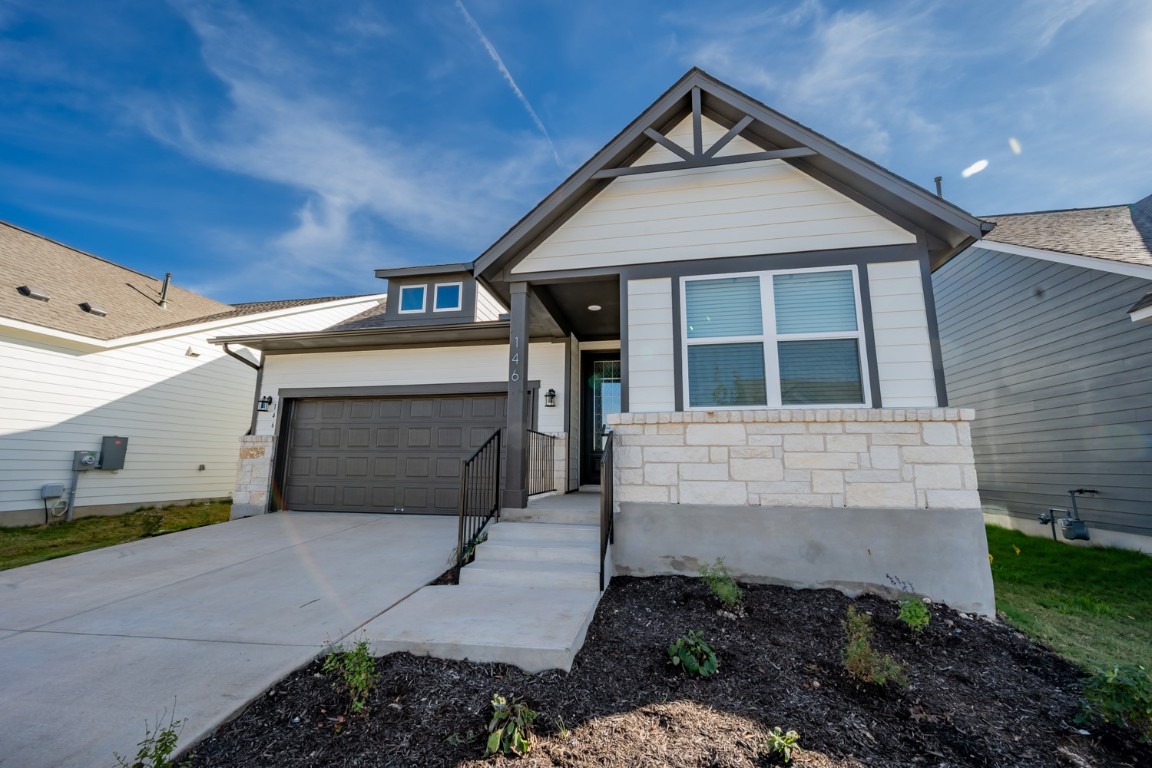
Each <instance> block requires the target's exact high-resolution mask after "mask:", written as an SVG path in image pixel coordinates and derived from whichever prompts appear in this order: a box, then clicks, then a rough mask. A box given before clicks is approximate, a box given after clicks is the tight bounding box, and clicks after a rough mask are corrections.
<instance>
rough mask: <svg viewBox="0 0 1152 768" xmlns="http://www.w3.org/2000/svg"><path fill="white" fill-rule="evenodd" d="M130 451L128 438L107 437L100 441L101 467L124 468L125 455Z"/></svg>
mask: <svg viewBox="0 0 1152 768" xmlns="http://www.w3.org/2000/svg"><path fill="white" fill-rule="evenodd" d="M127 453H128V438H126V437H115V436H113V437H105V438H104V439H103V440H102V441H101V443H100V469H111V470H116V469H124V455H125V454H127Z"/></svg>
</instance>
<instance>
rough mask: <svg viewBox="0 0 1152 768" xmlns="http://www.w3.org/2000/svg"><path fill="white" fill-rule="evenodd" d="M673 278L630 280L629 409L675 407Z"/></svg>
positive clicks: (667, 408) (663, 409)
mask: <svg viewBox="0 0 1152 768" xmlns="http://www.w3.org/2000/svg"><path fill="white" fill-rule="evenodd" d="M675 381H676V374H675V342H674V340H673V338H672V280H671V279H670V278H667V277H661V278H655V279H652V280H629V281H628V410H629V411H631V412H634V413H642V412H653V411H673V410H675V409H676V384H675Z"/></svg>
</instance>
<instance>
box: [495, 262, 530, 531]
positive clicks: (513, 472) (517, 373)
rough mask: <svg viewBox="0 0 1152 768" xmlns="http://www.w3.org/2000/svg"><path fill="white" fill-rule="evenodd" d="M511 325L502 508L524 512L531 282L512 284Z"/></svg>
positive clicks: (525, 500)
mask: <svg viewBox="0 0 1152 768" xmlns="http://www.w3.org/2000/svg"><path fill="white" fill-rule="evenodd" d="M509 287H510V288H511V291H512V307H511V313H510V318H511V324H512V327H511V329H510V331H509V335H508V430H507V433H506V434H505V435H504V437H505V440H504V443H505V445H507V446H508V452H507V470H506V472H505V475H504V477H505V480H504V494H503V503H502V506H503V507H505V508H510V509H524V508H525V507H527V506H528V425H530V424H531V423H532V414H530V413H529V412H528V302H529V301H530V300H531V299H532V288H531V286H529V285H528V283H512V284H511V286H509Z"/></svg>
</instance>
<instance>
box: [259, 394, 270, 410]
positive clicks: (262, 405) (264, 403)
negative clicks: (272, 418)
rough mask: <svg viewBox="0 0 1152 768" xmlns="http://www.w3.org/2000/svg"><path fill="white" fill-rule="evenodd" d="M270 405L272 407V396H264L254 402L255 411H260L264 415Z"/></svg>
mask: <svg viewBox="0 0 1152 768" xmlns="http://www.w3.org/2000/svg"><path fill="white" fill-rule="evenodd" d="M271 405H272V395H264V397H262V398H260V399H259V400H257V401H256V410H258V411H260V412H261V413H264V412H266V411H267V410H268V408H269V407H270V406H271Z"/></svg>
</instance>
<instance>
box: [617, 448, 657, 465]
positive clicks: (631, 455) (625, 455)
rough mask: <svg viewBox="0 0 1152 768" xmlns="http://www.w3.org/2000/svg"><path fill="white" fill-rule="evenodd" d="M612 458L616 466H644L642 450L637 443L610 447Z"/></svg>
mask: <svg viewBox="0 0 1152 768" xmlns="http://www.w3.org/2000/svg"><path fill="white" fill-rule="evenodd" d="M649 450H651V449H649ZM612 460H613V462H615V464H616V466H617V467H623V468H629V467H642V466H644V452H643V449H642V448H640V446H637V445H616V446H614V447H613V448H612Z"/></svg>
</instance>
